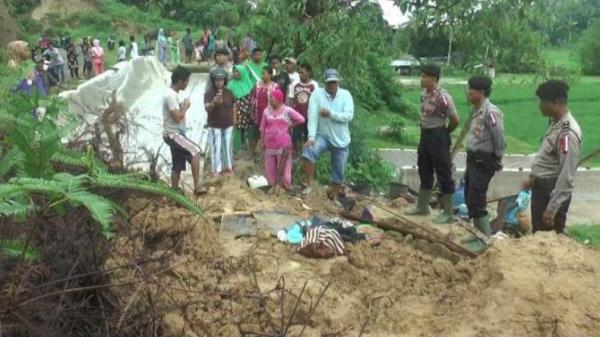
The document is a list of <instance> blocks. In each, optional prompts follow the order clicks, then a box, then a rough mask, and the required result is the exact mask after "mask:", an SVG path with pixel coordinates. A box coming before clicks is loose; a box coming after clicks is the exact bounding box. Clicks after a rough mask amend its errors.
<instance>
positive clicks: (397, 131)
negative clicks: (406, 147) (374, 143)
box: [390, 116, 406, 143]
mask: <svg viewBox="0 0 600 337" xmlns="http://www.w3.org/2000/svg"><path fill="white" fill-rule="evenodd" d="M390 127H391V128H392V130H391V134H390V136H391V137H392V138H393V139H394V140H396V141H397V142H398V143H402V139H403V135H404V131H405V130H406V119H405V118H404V117H400V116H396V117H394V119H392V122H391V123H390Z"/></svg>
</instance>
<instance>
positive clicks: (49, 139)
mask: <svg viewBox="0 0 600 337" xmlns="http://www.w3.org/2000/svg"><path fill="white" fill-rule="evenodd" d="M4 71H5V70H4V69H2V68H0V72H4ZM29 71H31V68H30V66H29V65H24V66H23V67H22V68H21V69H18V70H17V71H15V72H10V71H6V76H3V77H1V78H0V95H2V97H3V98H4V99H5V104H3V105H2V106H0V134H2V135H3V138H2V139H3V143H2V144H0V145H1V146H0V150H2V151H0V155H1V158H2V161H1V162H0V181H3V183H1V184H0V215H2V216H6V217H11V218H13V219H15V220H18V219H23V218H25V217H26V216H34V215H36V214H45V213H46V212H48V211H50V210H52V211H54V212H55V213H57V214H64V212H65V210H72V209H78V208H85V209H86V210H87V211H88V212H89V214H90V215H91V217H92V218H93V219H94V220H95V221H96V222H97V223H98V224H99V225H100V231H101V233H102V234H103V235H104V236H105V237H106V238H110V237H111V236H112V229H111V224H112V221H113V216H114V215H115V214H116V213H117V212H122V213H123V212H124V211H123V210H122V208H121V207H120V206H119V205H117V204H116V203H114V202H113V201H111V200H110V199H108V198H106V197H105V196H102V195H100V194H99V193H97V191H98V190H100V188H113V189H133V190H137V191H142V192H146V193H151V194H154V195H160V196H164V197H167V198H170V199H172V200H174V201H175V202H177V203H179V204H181V205H183V206H185V207H187V208H188V209H190V210H192V211H193V212H196V213H198V214H200V213H201V212H202V210H201V209H200V208H199V207H198V206H196V205H195V204H194V203H192V202H191V201H190V200H189V199H187V198H186V197H185V196H183V195H181V194H178V193H175V192H174V191H173V190H171V189H170V188H168V187H166V186H164V185H158V184H155V183H152V182H149V181H145V180H142V179H140V178H139V175H134V174H131V175H111V174H109V173H107V169H106V166H105V165H103V164H102V163H100V162H99V161H98V160H97V159H96V158H95V156H94V152H93V151H92V147H91V146H88V151H87V153H85V154H83V153H80V152H77V151H73V150H69V149H67V148H65V146H64V145H63V144H62V142H61V139H62V138H63V137H65V136H68V135H69V132H70V130H71V128H72V127H73V125H74V121H75V118H74V116H73V115H72V114H70V113H69V112H68V111H67V110H66V109H65V105H64V103H63V102H62V101H61V99H59V98H58V97H48V98H45V97H40V96H39V95H37V94H34V95H33V96H28V95H25V94H17V93H13V92H12V90H11V88H12V87H13V86H14V83H16V82H18V79H20V78H22V77H23V76H24V75H26V74H27V73H28V72H29ZM34 111H35V114H34ZM65 169H66V170H65ZM72 169H74V171H76V172H78V173H79V175H73V174H71V173H68V172H69V170H72ZM63 170H64V171H63ZM9 174H11V175H13V176H14V177H12V178H11V179H9V180H8V181H6V180H5V179H2V178H4V177H7V176H9Z"/></svg>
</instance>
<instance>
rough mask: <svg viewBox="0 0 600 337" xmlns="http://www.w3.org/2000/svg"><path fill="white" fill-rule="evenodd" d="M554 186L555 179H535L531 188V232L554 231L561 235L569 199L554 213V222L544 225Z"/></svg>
mask: <svg viewBox="0 0 600 337" xmlns="http://www.w3.org/2000/svg"><path fill="white" fill-rule="evenodd" d="M555 185H556V178H550V179H536V180H535V181H534V183H533V187H532V188H531V225H532V227H533V232H534V233H535V232H537V231H552V230H553V231H555V232H557V233H562V232H563V231H564V229H565V224H566V223H567V212H568V211H569V205H570V204H571V199H570V198H569V200H567V201H565V202H564V203H563V204H562V205H560V207H559V208H558V211H557V212H556V216H555V217H554V221H553V222H552V223H551V224H550V225H546V224H544V221H543V216H544V211H546V207H548V203H549V202H550V193H552V190H553V189H554V186H555Z"/></svg>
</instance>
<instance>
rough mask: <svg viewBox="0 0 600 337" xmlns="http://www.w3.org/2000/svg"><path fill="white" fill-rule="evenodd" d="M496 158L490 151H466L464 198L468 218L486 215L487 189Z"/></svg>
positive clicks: (494, 169) (492, 174)
mask: <svg viewBox="0 0 600 337" xmlns="http://www.w3.org/2000/svg"><path fill="white" fill-rule="evenodd" d="M495 163H496V158H495V157H494V155H493V154H491V153H485V152H467V171H466V172H465V200H466V201H467V208H468V209H469V218H481V217H484V216H486V215H487V211H486V205H487V198H486V196H487V190H488V186H489V185H490V180H492V177H493V176H494V173H495V172H496V164H495Z"/></svg>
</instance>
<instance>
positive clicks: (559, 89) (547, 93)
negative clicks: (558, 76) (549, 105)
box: [535, 80, 569, 101]
mask: <svg viewBox="0 0 600 337" xmlns="http://www.w3.org/2000/svg"><path fill="white" fill-rule="evenodd" d="M535 95H536V96H537V97H539V98H540V99H541V100H543V101H554V100H557V99H564V100H566V99H567V98H568V97H569V85H568V84H567V82H565V81H561V80H549V81H546V82H544V83H542V84H540V86H539V87H538V88H537V90H536V91H535Z"/></svg>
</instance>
